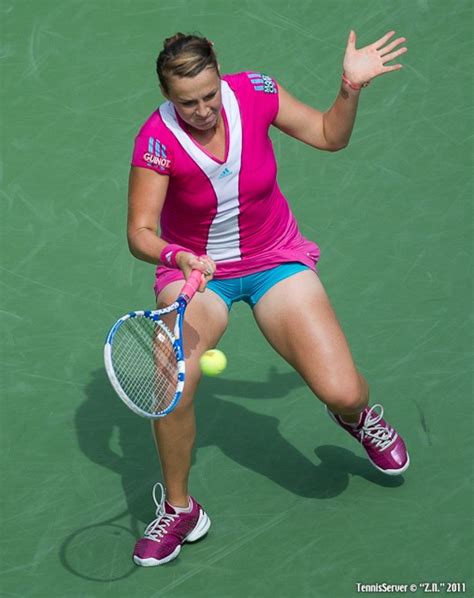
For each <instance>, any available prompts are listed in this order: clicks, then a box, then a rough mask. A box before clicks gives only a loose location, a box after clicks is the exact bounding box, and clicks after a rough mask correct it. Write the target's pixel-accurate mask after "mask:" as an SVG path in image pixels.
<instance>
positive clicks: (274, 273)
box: [207, 262, 310, 310]
mask: <svg viewBox="0 0 474 598" xmlns="http://www.w3.org/2000/svg"><path fill="white" fill-rule="evenodd" d="M309 269H310V268H308V266H305V265H304V264H300V263H298V262H291V263H288V264H282V265H281V266H276V267H275V268H270V269H269V270H264V271H263V272H256V273H255V274H248V275H247V276H240V277H239V278H221V279H217V280H211V281H210V282H208V283H207V288H208V289H210V290H211V291H213V292H214V293H216V294H217V295H219V297H220V298H221V299H222V300H223V301H224V302H225V304H226V305H227V308H228V309H229V310H230V308H231V307H232V304H233V303H234V302H235V301H245V303H248V304H249V305H250V307H252V308H253V307H255V304H256V303H257V301H258V300H259V299H260V298H261V297H263V295H264V294H265V293H266V292H267V291H268V290H269V289H271V288H272V286H273V285H275V284H276V283H277V282H280V280H284V279H285V278H288V277H289V276H293V274H296V273H297V272H303V270H309Z"/></svg>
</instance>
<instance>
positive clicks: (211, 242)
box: [160, 81, 242, 262]
mask: <svg viewBox="0 0 474 598" xmlns="http://www.w3.org/2000/svg"><path fill="white" fill-rule="evenodd" d="M221 92H222V103H223V106H224V109H225V113H226V116H227V122H228V126H229V153H228V157H227V161H226V162H224V163H222V164H221V163H219V162H217V161H216V160H213V159H212V158H210V157H209V156H208V155H207V154H206V152H204V151H203V150H202V149H201V148H199V147H198V146H197V145H196V144H195V143H194V142H193V140H192V139H190V137H189V135H188V134H187V133H186V131H183V129H182V128H181V126H180V124H179V123H178V120H177V118H176V112H175V109H174V106H173V104H172V103H171V102H165V103H164V104H162V105H161V106H160V114H161V117H162V118H163V121H164V122H165V124H166V126H167V127H168V128H169V129H170V130H171V131H172V133H173V134H174V135H175V137H176V138H177V139H178V141H179V143H180V145H181V147H182V148H183V149H184V151H185V152H186V153H187V154H188V155H189V156H190V157H191V158H192V159H193V160H194V162H196V164H197V165H198V166H199V167H200V168H201V170H202V171H203V172H204V173H205V175H206V176H207V177H208V179H209V181H210V183H211V185H212V187H213V189H214V192H215V194H216V197H217V213H216V215H215V217H214V220H213V221H212V223H211V226H210V228H209V233H208V238H207V245H206V253H207V254H208V255H209V256H210V257H212V259H214V260H216V261H221V262H222V261H234V260H240V259H241V253H240V230H239V213H240V205H239V177H240V165H241V155H242V122H241V119H240V111H239V105H238V102H237V99H236V98H235V95H234V93H233V92H232V90H231V89H230V87H229V85H228V83H227V82H226V81H221Z"/></svg>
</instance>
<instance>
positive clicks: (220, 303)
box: [128, 31, 409, 566]
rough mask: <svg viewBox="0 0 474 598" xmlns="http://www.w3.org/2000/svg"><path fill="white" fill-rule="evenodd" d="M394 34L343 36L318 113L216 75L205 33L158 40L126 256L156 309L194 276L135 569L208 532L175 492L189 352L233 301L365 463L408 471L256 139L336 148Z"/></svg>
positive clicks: (213, 338) (193, 504)
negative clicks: (148, 276)
mask: <svg viewBox="0 0 474 598" xmlns="http://www.w3.org/2000/svg"><path fill="white" fill-rule="evenodd" d="M394 34H395V32H394V31H390V32H389V33H387V34H386V35H384V36H383V37H381V38H380V39H379V40H377V41H376V42H375V43H373V44H370V45H368V46H366V47H364V48H361V49H357V48H356V34H355V32H354V31H351V33H350V35H349V39H348V42H347V47H346V51H345V55H344V60H343V74H342V80H341V86H340V89H339V91H338V94H337V97H336V99H335V101H334V103H333V105H332V106H331V108H330V109H329V110H327V111H326V112H321V111H319V110H317V109H315V108H313V107H310V106H307V105H305V104H303V103H301V102H300V101H298V100H297V99H295V98H294V97H293V96H292V95H290V93H288V91H286V90H285V89H284V88H283V87H282V86H281V85H280V84H279V83H277V82H276V81H275V80H274V79H272V78H271V77H269V76H267V75H263V74H261V73H258V72H253V71H251V72H241V73H237V74H232V75H221V74H220V70H219V66H218V63H217V58H216V55H215V52H214V49H213V44H212V43H211V42H210V41H208V40H207V39H206V38H203V37H198V36H195V35H183V34H181V33H177V34H176V35H174V36H173V37H171V38H169V39H166V40H165V42H164V47H163V50H162V51H161V53H160V54H159V56H158V59H157V73H158V78H159V81H160V87H161V91H162V93H163V94H164V96H165V97H166V98H167V101H166V102H164V103H163V104H161V106H159V108H158V109H157V110H155V111H154V112H153V114H152V115H151V116H150V117H149V118H148V120H147V121H146V122H145V123H144V124H143V126H142V127H141V129H140V131H139V133H138V135H137V137H136V139H135V148H134V152H133V159H132V167H131V174H130V187H129V216H128V241H129V246H130V250H131V252H132V253H133V255H134V256H136V257H137V258H139V259H141V260H145V261H147V262H151V263H153V264H157V269H156V282H155V291H156V295H157V303H158V307H162V306H165V305H167V304H170V303H172V302H173V301H174V299H175V297H176V296H177V295H178V292H179V290H180V289H181V287H182V285H183V282H184V280H185V279H187V278H188V276H189V275H190V273H191V271H192V270H193V269H198V270H201V271H202V272H203V281H202V283H201V287H200V289H199V290H200V291H201V292H200V293H198V294H197V295H196V297H195V298H194V299H193V301H192V302H191V303H190V305H189V307H188V310H187V312H186V322H185V331H184V334H183V338H184V346H185V347H184V348H185V355H186V372H187V378H186V383H185V387H184V392H183V396H182V399H181V402H180V404H179V405H178V407H177V408H176V409H175V410H174V411H173V412H172V413H171V414H169V415H168V416H166V417H164V418H161V419H158V420H154V421H153V430H154V435H155V440H156V445H157V449H158V453H159V458H160V462H161V468H162V473H163V480H164V484H165V488H166V495H165V490H164V489H163V486H162V485H161V484H156V485H155V488H154V489H153V497H154V500H155V503H156V506H157V511H156V518H155V519H154V520H153V521H152V522H151V523H150V524H149V526H148V527H147V529H146V530H145V534H144V537H143V538H142V539H140V540H139V541H138V542H137V544H136V546H135V549H134V553H133V558H134V561H135V563H137V564H138V565H142V566H154V565H161V564H163V563H166V562H168V561H171V560H172V559H174V558H176V556H177V555H178V554H179V552H180V550H181V545H182V544H183V543H184V542H193V541H195V540H197V539H199V538H201V537H202V536H204V535H205V534H206V533H207V531H208V529H209V526H210V519H209V517H208V516H207V514H206V512H205V511H204V509H203V507H202V506H200V505H199V504H198V503H197V501H196V500H195V499H194V498H192V497H191V496H190V495H189V493H188V475H189V470H190V465H191V451H192V447H193V443H194V440H195V435H196V429H195V417H194V410H193V396H194V394H195V392H196V388H197V385H198V382H199V378H200V368H199V358H200V356H201V355H202V353H203V352H204V351H207V350H208V349H210V348H213V347H215V346H216V345H217V343H218V341H219V339H220V338H221V336H222V334H223V333H224V331H225V329H226V326H227V322H228V318H229V312H230V309H231V306H232V303H233V302H234V301H239V300H243V301H245V302H247V303H248V304H249V305H250V307H251V308H252V311H253V315H254V318H255V320H256V321H257V324H258V326H259V327H260V329H261V331H262V332H263V334H264V335H265V337H266V338H267V340H268V341H269V342H270V344H271V345H272V346H273V347H274V349H275V350H276V351H277V352H278V353H280V355H282V356H283V358H284V359H286V361H287V362H288V363H290V364H291V365H292V366H293V367H294V368H295V369H296V370H297V371H298V373H299V374H300V375H301V376H302V377H303V379H304V380H305V381H306V383H307V385H308V387H309V389H310V390H311V391H312V393H314V395H315V396H316V397H317V398H318V399H319V400H320V401H322V402H323V403H325V405H326V406H327V409H328V414H329V416H330V417H331V419H332V420H333V421H334V422H335V423H336V424H337V425H339V426H340V427H341V428H343V429H344V430H346V431H347V432H348V433H349V434H351V435H352V436H353V437H354V438H355V439H357V440H358V441H359V442H361V443H362V445H363V446H364V448H365V450H366V451H367V455H368V458H369V459H370V461H371V462H372V464H373V465H374V466H375V467H376V468H377V469H379V470H380V471H382V472H384V473H386V474H389V475H397V474H400V473H402V472H403V471H405V470H406V469H407V467H408V465H409V457H408V454H407V451H406V448H405V445H404V442H403V440H402V438H401V437H400V435H399V434H398V433H397V432H396V431H395V429H394V428H393V427H392V426H391V425H389V424H388V423H387V421H386V420H385V419H384V418H383V409H382V407H381V406H380V405H375V406H372V407H369V406H368V394H369V392H368V386H367V382H366V381H365V379H364V378H363V376H362V375H361V374H360V373H359V372H358V371H357V369H356V366H355V365H354V361H353V358H352V356H351V352H350V350H349V347H348V344H347V341H346V338H345V336H344V333H343V332H342V330H341V328H340V325H339V323H338V321H337V319H336V316H335V314H334V311H333V309H332V307H331V304H330V301H329V299H328V296H327V294H326V292H325V290H324V288H323V285H322V283H321V280H320V279H319V277H318V276H317V274H316V272H315V268H316V263H317V262H318V259H319V248H318V246H317V245H316V244H315V243H314V242H313V241H311V240H308V239H305V238H304V237H303V236H302V235H301V233H300V232H299V230H298V225H297V223H296V220H295V218H294V216H293V214H292V212H291V210H290V208H289V206H288V203H287V200H286V198H285V197H284V196H283V194H282V193H281V191H280V189H279V187H278V183H277V179H276V174H277V167H276V161H275V156H274V152H273V148H272V143H271V141H270V138H269V135H268V131H269V128H270V126H274V127H277V128H278V129H280V130H281V131H283V133H286V134H287V135H290V136H291V137H294V138H295V139H297V140H299V141H301V142H303V143H306V144H308V145H310V146H312V147H315V148H317V149H320V150H326V151H331V152H332V151H337V150H340V149H343V148H344V147H346V145H347V144H348V142H349V138H350V136H351V132H352V128H353V125H354V120H355V117H356V112H357V104H358V101H359V96H360V94H361V92H362V89H363V88H365V87H367V85H368V84H369V83H370V81H371V80H372V79H374V78H375V77H377V76H379V75H382V74H385V73H389V72H392V71H396V70H398V69H400V68H401V65H400V64H392V65H388V63H390V62H391V61H393V60H394V59H396V58H397V57H398V56H400V55H402V54H403V53H404V52H406V48H405V47H403V43H404V42H405V39H404V38H401V37H399V38H396V39H395V38H394ZM364 93H367V92H364ZM157 223H159V231H160V232H159V234H157ZM295 297H299V298H300V301H298V302H297V303H295ZM157 488H160V489H161V498H160V499H158V498H157V497H156V495H155V491H156V489H157Z"/></svg>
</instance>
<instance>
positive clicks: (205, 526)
mask: <svg viewBox="0 0 474 598" xmlns="http://www.w3.org/2000/svg"><path fill="white" fill-rule="evenodd" d="M210 527H211V520H210V519H209V516H208V515H207V513H205V512H204V511H201V513H200V515H199V519H198V522H197V524H196V527H195V528H194V529H193V531H192V532H191V533H190V534H188V535H187V536H186V538H184V540H183V543H184V542H189V543H190V544H192V543H193V542H197V540H199V539H200V538H202V537H203V536H205V535H206V534H207V532H208V531H209V528H210ZM180 552H181V544H179V545H178V546H176V548H175V549H174V550H173V552H172V553H171V554H169V555H168V556H165V557H164V558H162V559H154V558H148V559H141V558H140V557H138V556H134V557H133V562H134V563H135V565H139V566H140V567H157V566H158V565H165V564H166V563H169V562H170V561H172V560H174V559H175V558H176V557H177V556H178V555H179V553H180Z"/></svg>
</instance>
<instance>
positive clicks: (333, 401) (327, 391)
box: [318, 375, 369, 415]
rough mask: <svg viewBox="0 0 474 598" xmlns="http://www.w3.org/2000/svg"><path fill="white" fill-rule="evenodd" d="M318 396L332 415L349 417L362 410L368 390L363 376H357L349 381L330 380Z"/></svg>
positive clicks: (367, 398)
mask: <svg viewBox="0 0 474 598" xmlns="http://www.w3.org/2000/svg"><path fill="white" fill-rule="evenodd" d="M318 396H319V398H320V399H321V400H322V401H323V402H324V403H325V404H326V405H327V406H328V407H329V409H330V410H331V411H333V412H334V413H338V414H347V415H349V414H356V413H359V412H360V411H362V410H363V409H364V407H365V406H366V405H367V403H368V400H369V389H368V385H367V382H366V381H365V379H364V378H363V376H361V375H358V376H356V377H353V378H351V379H350V380H332V381H331V382H330V383H329V384H327V385H326V386H325V388H324V389H323V390H322V392H320V393H318Z"/></svg>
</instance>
